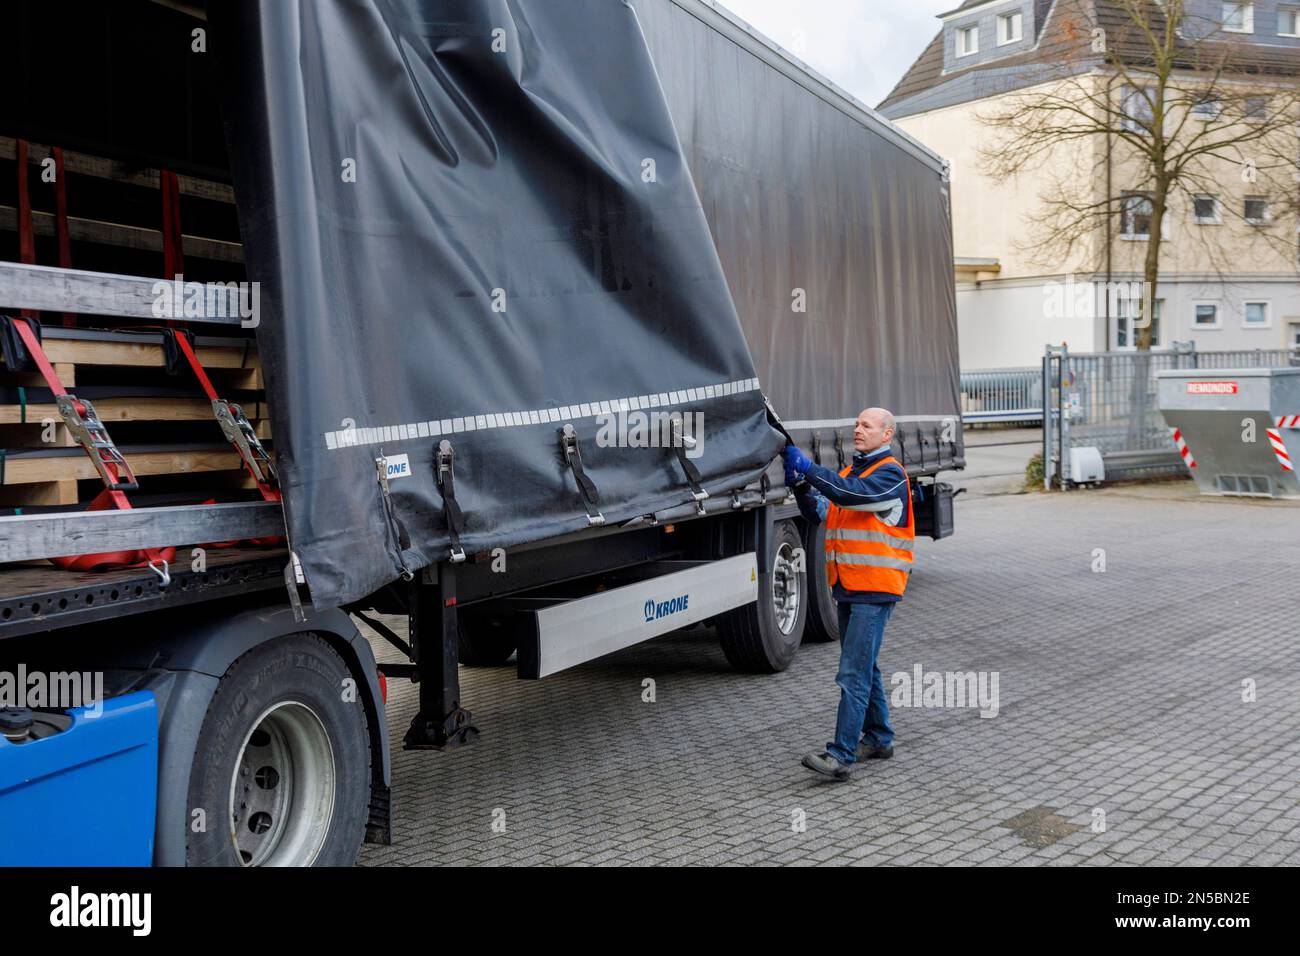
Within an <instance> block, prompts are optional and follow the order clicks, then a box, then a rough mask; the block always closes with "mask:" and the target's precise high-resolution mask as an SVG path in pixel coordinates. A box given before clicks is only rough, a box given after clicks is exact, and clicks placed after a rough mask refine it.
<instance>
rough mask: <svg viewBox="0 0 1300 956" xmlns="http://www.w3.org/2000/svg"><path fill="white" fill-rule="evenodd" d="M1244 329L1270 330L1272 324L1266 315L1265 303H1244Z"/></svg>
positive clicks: (1266, 304) (1266, 305) (1266, 306)
mask: <svg viewBox="0 0 1300 956" xmlns="http://www.w3.org/2000/svg"><path fill="white" fill-rule="evenodd" d="M1245 326H1246V328H1248V329H1267V328H1272V326H1273V322H1272V320H1271V319H1270V317H1269V314H1268V303H1267V302H1247V303H1246V323H1245Z"/></svg>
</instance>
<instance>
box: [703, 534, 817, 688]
mask: <svg viewBox="0 0 1300 956" xmlns="http://www.w3.org/2000/svg"><path fill="white" fill-rule="evenodd" d="M802 547H803V541H802V540H801V539H800V537H799V530H798V528H796V527H795V525H794V522H792V521H778V522H777V523H776V524H775V526H774V527H773V529H772V543H771V545H770V549H769V550H770V553H769V555H768V560H769V564H770V566H771V568H772V573H771V574H770V575H765V576H764V577H766V579H767V582H768V587H767V589H766V593H764V588H763V587H762V579H761V578H760V587H759V596H758V600H757V601H756V602H755V603H753V604H746V605H745V606H744V607H739V608H736V609H735V610H733V611H728V612H726V613H725V614H722V615H720V616H719V618H718V632H719V635H720V636H721V638H722V652H723V653H724V654H726V655H727V660H728V661H730V662H731V665H732V666H733V667H735V668H736V669H737V670H742V671H749V672H751V673H755V674H775V673H777V672H778V671H783V670H785V669H786V668H787V667H789V666H790V662H791V661H792V660H794V655H795V654H796V653H797V652H798V650H799V644H800V642H801V641H802V640H803V630H804V620H805V618H806V616H807V613H808V600H807V595H808V579H807V574H806V573H805V572H803V571H797V570H795V567H796V564H797V561H796V559H797V556H798V552H799V549H800V548H802Z"/></svg>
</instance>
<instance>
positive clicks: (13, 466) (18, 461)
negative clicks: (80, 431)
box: [0, 444, 253, 508]
mask: <svg viewBox="0 0 1300 956" xmlns="http://www.w3.org/2000/svg"><path fill="white" fill-rule="evenodd" d="M118 450H119V451H120V452H121V453H122V456H123V457H124V458H125V459H126V461H127V464H129V465H130V466H131V470H132V471H134V472H135V474H136V477H137V478H149V477H157V476H161V475H170V476H176V475H192V474H200V473H212V475H211V477H212V479H214V480H211V481H209V482H208V484H210V485H211V486H212V487H214V488H218V487H220V488H230V487H252V484H253V483H252V480H251V479H250V478H249V477H248V476H247V475H246V474H245V473H244V472H243V471H242V470H241V469H242V468H243V463H242V462H241V461H240V458H239V454H238V452H236V451H235V450H234V448H232V447H231V446H230V445H224V444H222V445H218V444H212V445H206V446H200V447H190V446H182V447H169V446H155V447H150V448H132V447H129V446H128V447H123V448H119V449H118ZM216 473H228V474H226V475H224V476H219V475H218V474H216ZM83 481H84V482H86V483H87V484H88V485H89V488H88V489H87V490H86V491H83V492H82V493H81V494H79V493H78V488H79V486H78V482H83ZM100 490H102V485H101V484H100V478H99V472H98V471H96V470H95V466H94V464H93V463H92V462H91V460H90V457H89V456H88V455H87V454H86V453H85V451H83V450H82V449H81V448H78V447H66V448H56V449H50V448H44V449H39V450H36V449H10V450H8V451H7V453H6V455H5V458H4V482H3V484H2V485H0V507H6V508H13V507H29V506H33V505H75V504H78V503H79V502H83V503H84V502H86V501H89V500H90V499H91V498H93V497H94V496H95V495H96V494H98V493H99V491H100ZM128 497H129V496H128Z"/></svg>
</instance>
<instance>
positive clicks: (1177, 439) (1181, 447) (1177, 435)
mask: <svg viewBox="0 0 1300 956" xmlns="http://www.w3.org/2000/svg"><path fill="white" fill-rule="evenodd" d="M1170 430H1171V431H1172V432H1173V433H1174V444H1175V445H1177V446H1178V454H1180V455H1182V456H1183V463H1184V464H1185V465H1187V467H1188V468H1195V467H1196V459H1195V458H1193V457H1192V450H1191V449H1190V448H1188V447H1187V442H1185V441H1183V433H1182V432H1180V431H1179V430H1178V429H1177V428H1173V429H1170Z"/></svg>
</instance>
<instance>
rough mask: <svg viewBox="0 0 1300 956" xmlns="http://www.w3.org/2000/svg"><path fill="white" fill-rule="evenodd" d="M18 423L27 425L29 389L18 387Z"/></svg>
mask: <svg viewBox="0 0 1300 956" xmlns="http://www.w3.org/2000/svg"><path fill="white" fill-rule="evenodd" d="M18 421H19V422H20V423H21V424H23V425H26V424H27V389H25V388H23V387H22V386H21V385H19V386H18Z"/></svg>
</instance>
